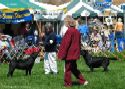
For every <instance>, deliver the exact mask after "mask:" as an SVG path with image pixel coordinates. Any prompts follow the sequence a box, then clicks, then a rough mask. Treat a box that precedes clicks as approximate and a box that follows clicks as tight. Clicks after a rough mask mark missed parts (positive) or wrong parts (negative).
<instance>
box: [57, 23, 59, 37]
mask: <svg viewBox="0 0 125 89" xmlns="http://www.w3.org/2000/svg"><path fill="white" fill-rule="evenodd" d="M58 33H59V29H58V21H57V35H58Z"/></svg>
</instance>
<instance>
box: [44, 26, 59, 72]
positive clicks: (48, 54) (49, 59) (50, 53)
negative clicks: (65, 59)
mask: <svg viewBox="0 0 125 89" xmlns="http://www.w3.org/2000/svg"><path fill="white" fill-rule="evenodd" d="M44 48H45V56H44V70H45V74H49V73H50V72H51V71H52V72H53V74H57V72H58V70H57V62H56V50H57V43H56V34H55V33H54V32H53V29H52V25H51V24H48V25H47V26H46V27H45V41H44Z"/></svg>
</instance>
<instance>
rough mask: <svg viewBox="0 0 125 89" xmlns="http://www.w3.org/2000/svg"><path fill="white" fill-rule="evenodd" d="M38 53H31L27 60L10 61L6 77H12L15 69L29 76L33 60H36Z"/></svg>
mask: <svg viewBox="0 0 125 89" xmlns="http://www.w3.org/2000/svg"><path fill="white" fill-rule="evenodd" d="M38 54H39V52H35V53H32V54H31V55H30V57H29V58H27V59H25V60H23V61H19V60H16V59H15V60H11V61H10V63H9V71H8V74H7V76H8V77H9V76H11V77H12V76H13V72H14V70H15V69H21V70H25V71H26V75H28V74H29V75H31V71H32V68H33V65H34V62H35V59H36V58H37V56H38Z"/></svg>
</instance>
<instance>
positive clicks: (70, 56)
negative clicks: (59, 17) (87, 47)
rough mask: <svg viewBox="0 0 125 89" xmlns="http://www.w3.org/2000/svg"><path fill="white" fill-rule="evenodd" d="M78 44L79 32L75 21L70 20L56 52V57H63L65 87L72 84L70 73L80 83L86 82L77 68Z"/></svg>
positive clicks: (79, 39) (79, 40)
mask: <svg viewBox="0 0 125 89" xmlns="http://www.w3.org/2000/svg"><path fill="white" fill-rule="evenodd" d="M80 44H81V36H80V33H79V31H78V30H77V29H75V21H74V20H71V21H70V22H69V27H68V30H67V31H66V33H65V35H64V37H63V39H62V42H61V45H60V48H59V52H58V58H59V59H62V60H63V59H65V76H64V86H66V87H68V86H72V80H71V73H73V74H74V75H75V77H76V78H77V79H78V81H79V83H80V84H81V85H87V83H88V81H86V80H85V79H84V77H83V76H82V74H81V73H80V71H79V70H78V69H77V64H76V60H78V59H79V58H80V47H81V46H80Z"/></svg>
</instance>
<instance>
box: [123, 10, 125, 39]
mask: <svg viewBox="0 0 125 89" xmlns="http://www.w3.org/2000/svg"><path fill="white" fill-rule="evenodd" d="M123 14H124V29H123V34H124V38H125V10H123Z"/></svg>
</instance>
